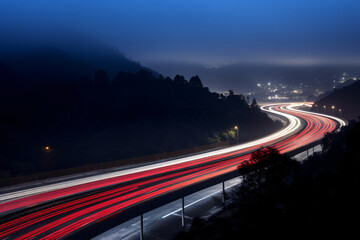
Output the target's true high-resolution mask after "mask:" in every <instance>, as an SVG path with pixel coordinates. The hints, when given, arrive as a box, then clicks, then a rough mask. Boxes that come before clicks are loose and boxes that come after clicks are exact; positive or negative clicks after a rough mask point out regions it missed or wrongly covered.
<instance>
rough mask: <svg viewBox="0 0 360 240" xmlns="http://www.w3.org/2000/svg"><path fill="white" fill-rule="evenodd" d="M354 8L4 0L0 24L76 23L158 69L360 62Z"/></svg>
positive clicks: (350, 1)
mask: <svg viewBox="0 0 360 240" xmlns="http://www.w3.org/2000/svg"><path fill="white" fill-rule="evenodd" d="M359 10H360V1H358V0H298V1H294V0H271V1H269V0H242V1H239V0H227V1H224V0H181V1H180V0H179V1H176V0H152V1H149V0H101V1H100V0H61V1H60V0H58V1H55V0H54V1H49V0H31V1H30V0H2V1H1V2H0V22H1V23H0V27H2V28H4V29H5V30H3V31H2V34H7V35H11V34H13V35H16V34H18V33H19V32H31V33H32V34H33V35H36V34H39V35H41V34H47V32H48V30H49V29H52V30H53V29H57V28H59V29H60V28H61V29H71V30H72V31H79V32H81V33H83V34H86V35H89V36H91V37H93V38H95V39H98V40H100V41H102V42H104V43H106V44H109V45H113V46H115V47H117V48H118V49H120V50H121V51H122V52H124V53H125V54H126V55H127V56H128V57H130V58H131V59H134V60H136V61H139V62H141V63H142V64H144V65H147V66H150V67H153V66H157V67H158V69H160V70H164V71H165V68H164V66H162V65H161V63H167V64H168V63H183V64H184V63H185V64H198V65H202V66H216V67H217V66H221V65H226V64H233V63H271V64H277V65H282V64H285V65H286V64H288V65H289V64H290V65H308V64H314V63H315V64H360V31H359V26H360V11H359ZM25 41H26V40H25ZM165 72H166V71H165Z"/></svg>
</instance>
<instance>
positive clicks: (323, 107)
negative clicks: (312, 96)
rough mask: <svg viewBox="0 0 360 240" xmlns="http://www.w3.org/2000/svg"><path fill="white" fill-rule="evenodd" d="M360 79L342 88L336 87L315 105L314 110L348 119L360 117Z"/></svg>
mask: <svg viewBox="0 0 360 240" xmlns="http://www.w3.org/2000/svg"><path fill="white" fill-rule="evenodd" d="M359 106H360V81H356V82H354V83H353V84H351V85H348V86H345V87H343V88H340V89H335V90H334V91H333V92H331V93H330V94H328V95H327V96H325V97H323V98H321V99H319V100H318V101H316V102H315V104H314V106H313V110H314V111H318V112H324V113H329V114H334V115H337V116H341V117H344V118H346V119H348V120H351V119H357V118H359V117H360V107H359Z"/></svg>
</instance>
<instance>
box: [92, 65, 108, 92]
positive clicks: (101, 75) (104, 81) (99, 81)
mask: <svg viewBox="0 0 360 240" xmlns="http://www.w3.org/2000/svg"><path fill="white" fill-rule="evenodd" d="M108 81H109V80H108V76H107V74H106V72H105V71H104V70H103V69H99V70H98V71H97V72H96V73H95V75H94V82H95V87H98V88H105V87H107V86H108V84H109V82H108Z"/></svg>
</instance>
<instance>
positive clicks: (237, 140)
mask: <svg viewBox="0 0 360 240" xmlns="http://www.w3.org/2000/svg"><path fill="white" fill-rule="evenodd" d="M235 130H236V143H238V142H239V128H238V126H235Z"/></svg>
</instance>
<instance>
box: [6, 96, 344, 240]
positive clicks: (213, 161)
mask: <svg viewBox="0 0 360 240" xmlns="http://www.w3.org/2000/svg"><path fill="white" fill-rule="evenodd" d="M302 104H303V103H301V104H300V103H291V104H272V105H266V106H262V107H261V109H262V110H263V111H267V112H269V113H272V114H276V115H279V116H281V117H284V118H286V119H287V120H288V125H287V126H286V127H284V128H283V129H282V130H280V131H278V132H276V133H274V134H271V135H269V136H266V137H264V138H261V139H258V140H255V141H251V142H248V143H245V144H240V145H236V146H233V147H229V148H226V149H221V150H216V151H211V152H207V153H202V154H198V155H194V156H191V157H184V158H179V159H176V160H171V161H167V162H161V163H155V164H149V165H146V166H142V167H134V168H132V169H128V170H122V171H118V172H113V173H107V174H99V175H98V176H94V177H86V178H83V179H79V180H76V181H67V182H64V183H63V184H61V183H59V184H52V185H49V186H45V187H44V188H42V187H37V188H34V189H28V190H23V191H19V192H14V193H9V194H6V195H1V196H0V197H1V199H2V201H3V203H2V204H0V213H1V212H2V213H3V214H6V213H9V212H14V211H18V210H19V209H26V208H28V207H30V206H36V205H38V204H41V203H44V202H49V201H53V200H56V199H59V198H62V199H63V201H62V202H61V203H59V204H57V205H54V206H48V207H45V208H43V209H40V210H38V211H32V212H29V213H27V214H24V215H22V216H20V217H16V218H14V219H11V220H8V221H6V220H5V221H3V222H2V224H0V238H11V239H29V238H34V239H58V238H62V237H66V236H67V235H68V234H71V233H72V232H74V231H76V230H78V229H79V228H83V227H86V226H88V225H89V224H93V223H96V222H97V221H101V220H102V219H105V218H107V217H109V216H112V215H113V214H121V212H122V211H124V210H126V209H128V208H131V207H134V206H137V205H139V204H141V203H142V202H145V201H148V200H150V199H154V198H156V197H158V196H163V195H164V194H167V193H170V192H173V191H175V190H178V189H181V188H184V187H186V186H189V185H192V184H195V183H198V182H201V181H205V180H208V179H210V178H213V177H216V176H220V175H222V174H226V173H229V172H232V171H236V169H237V166H238V165H239V164H241V162H243V161H246V160H248V159H249V158H250V155H251V152H252V151H255V150H257V149H259V148H260V147H265V146H269V145H272V146H274V147H276V148H278V149H279V150H280V152H281V153H286V152H289V151H292V150H294V149H296V148H299V147H301V146H305V145H307V144H309V143H311V142H313V141H317V140H319V139H321V138H322V137H323V136H324V134H325V133H327V132H332V131H334V130H336V128H337V126H340V127H341V126H344V125H345V124H346V123H345V122H344V121H342V120H341V119H338V118H335V117H331V116H327V115H324V114H316V113H310V112H306V111H302V110H298V109H295V107H298V106H301V105H302ZM109 186H113V188H112V189H110V188H109ZM95 189H96V190H98V191H96V192H93V193H92V194H91V195H88V196H85V195H84V196H83V197H80V198H78V199H75V200H66V198H64V197H66V196H70V195H74V194H79V193H84V192H86V191H91V190H95ZM32 190H34V192H32ZM14 198H15V199H14ZM4 219H6V216H5V217H3V220H4Z"/></svg>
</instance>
